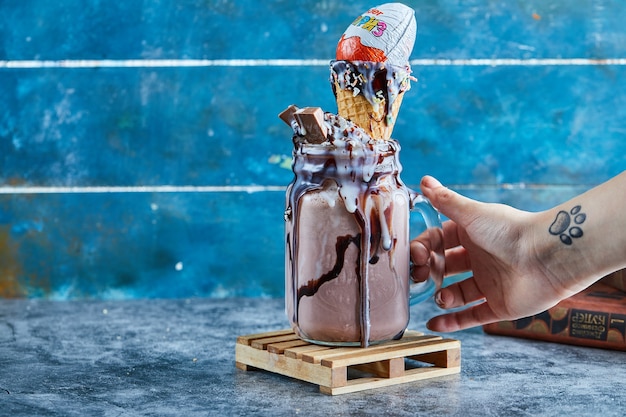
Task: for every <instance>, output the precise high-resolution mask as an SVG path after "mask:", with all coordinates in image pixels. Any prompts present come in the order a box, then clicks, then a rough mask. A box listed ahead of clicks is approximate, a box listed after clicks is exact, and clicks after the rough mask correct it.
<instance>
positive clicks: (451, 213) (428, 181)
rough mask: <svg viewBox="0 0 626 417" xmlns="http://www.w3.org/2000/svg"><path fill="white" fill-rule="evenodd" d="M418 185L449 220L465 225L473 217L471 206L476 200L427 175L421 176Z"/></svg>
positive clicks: (473, 210)
mask: <svg viewBox="0 0 626 417" xmlns="http://www.w3.org/2000/svg"><path fill="white" fill-rule="evenodd" d="M420 186H421V189H422V192H423V193H424V195H425V196H426V198H428V199H429V200H430V202H431V204H432V205H433V206H434V207H435V208H436V209H437V210H439V212H441V214H443V215H444V216H446V217H447V218H449V219H450V220H452V221H454V222H456V223H458V224H459V225H460V226H462V227H465V226H466V225H468V224H469V223H470V222H471V221H472V220H473V219H474V216H475V215H474V214H473V213H474V212H475V209H474V208H473V207H474V206H475V205H476V204H478V203H477V202H475V201H473V200H471V199H469V198H467V197H463V196H462V195H460V194H458V193H455V192H454V191H452V190H450V189H449V188H446V187H444V186H443V185H441V183H440V182H439V181H437V180H436V179H435V178H433V177H431V176H428V175H427V176H425V177H423V178H422V181H421V183H420Z"/></svg>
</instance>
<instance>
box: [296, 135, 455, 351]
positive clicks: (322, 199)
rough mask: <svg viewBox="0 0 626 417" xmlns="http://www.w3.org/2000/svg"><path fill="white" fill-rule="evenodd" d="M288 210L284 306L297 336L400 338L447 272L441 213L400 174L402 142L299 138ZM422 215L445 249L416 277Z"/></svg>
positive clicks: (322, 340)
mask: <svg viewBox="0 0 626 417" xmlns="http://www.w3.org/2000/svg"><path fill="white" fill-rule="evenodd" d="M295 145H296V146H295V148H294V151H293V157H294V159H293V171H294V174H295V177H294V179H293V181H292V182H291V184H290V185H289V187H288V188H287V196H286V211H285V223H286V227H285V243H286V250H285V278H286V283H285V309H286V313H287V316H288V318H289V320H290V323H291V326H292V328H293V330H294V331H295V332H296V334H297V335H298V336H299V337H300V338H302V339H304V340H307V341H309V342H312V343H317V344H324V345H331V346H358V345H360V346H363V347H366V346H368V345H369V344H372V343H379V342H383V341H388V340H393V339H398V338H401V337H402V335H403V333H404V331H405V329H406V327H407V325H408V322H409V306H410V305H411V304H414V303H417V302H421V301H423V300H425V299H426V298H428V297H430V296H431V295H432V294H433V293H434V291H435V289H436V288H438V287H439V286H440V285H441V281H442V277H443V269H444V268H443V245H442V244H441V240H442V236H443V232H442V229H441V223H440V220H439V215H438V213H437V211H436V210H435V209H434V208H433V207H432V206H431V205H430V203H429V202H428V201H427V200H426V198H425V197H423V196H422V195H420V194H419V193H417V192H415V191H413V190H410V189H409V188H407V187H406V186H405V185H404V184H403V183H402V181H401V179H400V172H401V169H402V168H401V165H400V162H399V151H400V146H399V144H398V143H397V142H396V141H394V140H374V139H373V140H371V141H369V142H368V143H367V144H364V146H363V147H360V148H355V147H353V146H347V145H346V144H345V142H340V143H336V144H334V145H329V144H327V143H326V144H312V143H295ZM412 211H416V212H418V213H420V214H421V215H422V217H423V219H424V223H425V224H426V230H425V231H423V233H426V234H427V236H428V237H429V238H430V239H432V240H433V242H432V243H433V244H432V246H431V247H433V248H436V249H435V250H434V251H433V253H431V256H430V263H431V265H430V266H431V268H430V269H431V276H430V277H428V279H427V280H426V281H423V282H412V281H411V278H410V275H411V274H410V269H411V266H410V264H411V262H410V250H409V242H410V236H409V217H410V213H411V212H412Z"/></svg>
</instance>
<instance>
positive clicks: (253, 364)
mask: <svg viewBox="0 0 626 417" xmlns="http://www.w3.org/2000/svg"><path fill="white" fill-rule="evenodd" d="M235 361H236V365H237V368H239V369H242V370H244V371H248V370H253V369H263V370H266V371H270V372H274V373H277V374H281V375H285V376H289V377H292V378H296V379H299V380H302V381H306V382H310V383H313V384H317V385H319V388H320V392H322V393H324V394H330V395H337V394H345V393H350V392H357V391H362V390H366V389H371V388H379V387H385V386H390V385H395V384H402V383H406V382H412V381H419V380H424V379H429V378H435V377H440V376H444V375H452V374H457V373H459V372H460V371H461V343H460V342H459V341H458V340H454V339H443V338H442V337H440V336H434V335H425V334H423V333H420V332H416V331H407V332H406V333H405V335H404V337H403V338H402V339H400V340H394V341H390V342H387V343H383V344H379V345H373V346H369V347H367V348H360V347H328V346H320V345H314V344H311V343H308V342H305V341H304V340H301V339H299V338H298V336H296V335H295V334H294V333H293V331H292V330H280V331H275V332H269V333H259V334H251V335H247V336H239V337H238V338H237V344H236V345H235Z"/></svg>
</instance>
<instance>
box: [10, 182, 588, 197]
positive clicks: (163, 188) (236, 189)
mask: <svg viewBox="0 0 626 417" xmlns="http://www.w3.org/2000/svg"><path fill="white" fill-rule="evenodd" d="M592 186H593V185H584V184H576V185H569V184H527V183H505V184H450V185H448V187H449V188H451V189H454V190H457V191H463V190H478V191H484V190H526V189H528V190H554V189H571V188H581V187H582V188H585V187H587V188H590V187H592ZM286 188H287V186H282V185H223V186H219V185H206V186H196V185H181V186H177V185H147V186H142V185H140V186H95V187H55V186H50V187H42V186H24V187H6V186H5V187H0V195H2V194H5V195H9V194H115V193H248V194H252V193H259V192H276V191H279V192H285V190H286ZM415 189H417V188H415Z"/></svg>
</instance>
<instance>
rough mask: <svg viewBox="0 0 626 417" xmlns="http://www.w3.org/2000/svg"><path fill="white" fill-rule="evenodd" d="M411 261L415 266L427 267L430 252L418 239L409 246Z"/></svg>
mask: <svg viewBox="0 0 626 417" xmlns="http://www.w3.org/2000/svg"><path fill="white" fill-rule="evenodd" d="M409 247H410V249H411V260H412V261H413V263H414V264H415V265H420V266H421V265H427V264H428V260H429V259H430V250H429V249H428V247H427V246H426V244H425V242H423V241H421V240H419V237H418V238H417V239H415V240H413V241H411V244H410V246H409Z"/></svg>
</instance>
